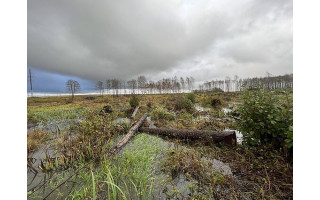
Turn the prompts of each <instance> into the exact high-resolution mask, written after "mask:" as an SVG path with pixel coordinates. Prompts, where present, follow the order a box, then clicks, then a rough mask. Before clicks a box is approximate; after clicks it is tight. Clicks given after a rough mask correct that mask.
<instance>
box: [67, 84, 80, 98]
mask: <svg viewBox="0 0 320 200" xmlns="http://www.w3.org/2000/svg"><path fill="white" fill-rule="evenodd" d="M66 89H67V91H68V92H70V93H71V95H72V101H73V98H74V94H75V93H76V92H78V91H80V84H79V83H78V81H75V80H68V81H67V82H66Z"/></svg>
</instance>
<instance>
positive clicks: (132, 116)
mask: <svg viewBox="0 0 320 200" xmlns="http://www.w3.org/2000/svg"><path fill="white" fill-rule="evenodd" d="M138 110H139V106H137V107H136V108H135V109H134V111H133V113H132V115H131V119H133V118H134V117H135V116H136V114H137V112H138Z"/></svg>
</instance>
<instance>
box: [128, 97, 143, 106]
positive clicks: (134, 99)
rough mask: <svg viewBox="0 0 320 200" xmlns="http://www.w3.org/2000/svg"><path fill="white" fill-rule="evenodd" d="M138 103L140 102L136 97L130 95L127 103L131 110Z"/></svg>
mask: <svg viewBox="0 0 320 200" xmlns="http://www.w3.org/2000/svg"><path fill="white" fill-rule="evenodd" d="M139 102H140V100H139V98H138V97H137V96H136V95H132V96H131V98H130V101H129V103H130V106H131V108H135V107H137V106H138V105H139Z"/></svg>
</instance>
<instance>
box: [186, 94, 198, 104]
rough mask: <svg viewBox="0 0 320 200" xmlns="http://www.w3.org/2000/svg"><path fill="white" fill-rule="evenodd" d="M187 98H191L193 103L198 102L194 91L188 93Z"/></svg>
mask: <svg viewBox="0 0 320 200" xmlns="http://www.w3.org/2000/svg"><path fill="white" fill-rule="evenodd" d="M185 98H186V99H189V100H190V101H191V102H192V103H195V102H196V95H195V94H193V93H189V94H186V96H185Z"/></svg>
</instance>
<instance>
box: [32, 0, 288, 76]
mask: <svg viewBox="0 0 320 200" xmlns="http://www.w3.org/2000/svg"><path fill="white" fill-rule="evenodd" d="M195 60H197V61H198V62H195ZM28 65H29V66H32V67H36V68H38V69H43V70H46V71H50V72H54V73H60V74H66V75H72V76H78V77H82V78H86V79H92V80H98V79H100V80H104V79H105V78H107V77H108V78H109V77H121V78H124V79H126V78H131V77H136V76H137V75H139V74H145V75H147V76H148V77H149V78H161V76H173V75H179V76H189V75H192V76H195V77H196V79H198V80H206V79H212V78H214V77H219V76H226V75H232V74H238V75H250V74H252V75H263V73H265V72H266V71H270V72H271V73H274V74H278V73H286V72H292V1H286V0H272V1H271V0H266V1H261V0H260V1H259V0H258V1H192V0H189V1H178V0H177V1H162V0H158V1H150V0H146V1H130V0H128V1H111V0H110V1H108V0H104V1H102V0H97V1H82V0H68V1H61V0H55V1H41V0H30V1H28ZM230 73H231V74H230ZM261 73H262V74H261Z"/></svg>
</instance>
